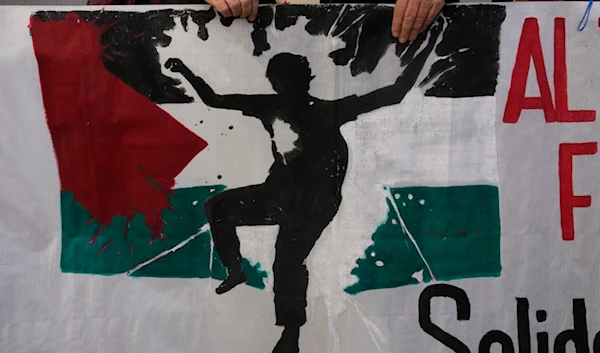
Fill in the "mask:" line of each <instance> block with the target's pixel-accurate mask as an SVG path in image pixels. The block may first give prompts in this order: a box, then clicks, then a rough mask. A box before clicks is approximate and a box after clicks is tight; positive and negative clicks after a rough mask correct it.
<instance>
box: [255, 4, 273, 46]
mask: <svg viewBox="0 0 600 353" xmlns="http://www.w3.org/2000/svg"><path fill="white" fill-rule="evenodd" d="M271 23H273V8H272V7H262V8H261V9H260V11H259V12H258V14H257V16H256V21H254V24H253V25H252V26H253V28H254V29H253V31H252V33H251V34H250V36H251V37H252V43H254V52H253V55H255V56H260V55H262V53H264V52H265V51H267V50H269V49H271V45H270V44H269V42H268V40H267V30H266V28H267V27H269V26H270V25H271Z"/></svg>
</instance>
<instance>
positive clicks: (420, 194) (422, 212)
mask: <svg viewBox="0 0 600 353" xmlns="http://www.w3.org/2000/svg"><path fill="white" fill-rule="evenodd" d="M388 190H389V191H390V193H391V194H390V197H389V198H388V208H389V213H388V217H387V220H386V221H385V222H384V223H383V224H382V225H381V226H379V228H378V229H377V231H376V232H375V234H373V238H372V239H373V244H372V245H371V246H370V247H369V248H367V250H366V251H365V256H364V258H360V259H358V260H357V261H356V264H357V267H356V268H354V270H353V271H352V274H354V275H355V276H357V277H358V282H357V283H355V284H354V285H352V286H350V287H348V288H346V291H347V292H348V293H351V294H356V293H359V292H362V291H366V290H372V289H381V288H392V287H399V286H404V285H409V284H417V283H419V281H418V280H417V279H416V278H415V277H418V276H419V272H420V271H423V272H422V275H423V278H422V280H423V282H429V281H431V279H432V278H431V277H432V276H431V274H430V271H429V269H428V268H427V266H426V263H425V261H426V262H427V264H428V265H429V268H430V269H431V273H433V276H434V277H435V279H436V280H438V281H440V280H441V281H448V280H456V279H461V278H469V277H497V276H499V275H500V272H501V269H502V267H501V264H500V209H499V197H498V188H497V187H496V186H490V185H472V186H453V187H405V188H389V189H388ZM396 210H397V211H398V212H396ZM401 221H403V222H404V224H405V225H406V229H407V231H408V232H405V231H404V230H403V227H402V222H401ZM408 233H410V235H412V237H413V239H414V242H415V243H416V245H417V246H415V244H414V243H413V241H411V239H410V237H409V234H408ZM417 247H418V249H420V251H421V255H420V254H419V252H418V251H417Z"/></svg>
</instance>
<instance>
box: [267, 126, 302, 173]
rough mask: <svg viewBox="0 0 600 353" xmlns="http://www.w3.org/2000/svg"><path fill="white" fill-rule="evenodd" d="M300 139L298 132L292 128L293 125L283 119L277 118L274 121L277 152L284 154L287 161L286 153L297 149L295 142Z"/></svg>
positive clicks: (274, 139)
mask: <svg viewBox="0 0 600 353" xmlns="http://www.w3.org/2000/svg"><path fill="white" fill-rule="evenodd" d="M297 140H298V134H297V133H296V132H295V131H294V130H292V126H291V125H290V124H288V123H286V122H284V121H282V120H279V119H275V121H274V122H273V142H275V147H276V148H277V152H279V153H280V154H281V155H282V156H283V161H284V163H285V155H286V154H287V153H289V152H292V151H293V150H295V149H296V144H295V142H296V141H297Z"/></svg>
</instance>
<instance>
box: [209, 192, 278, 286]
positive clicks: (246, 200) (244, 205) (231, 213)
mask: <svg viewBox="0 0 600 353" xmlns="http://www.w3.org/2000/svg"><path fill="white" fill-rule="evenodd" d="M273 194H275V195H277V193H274V191H273V190H271V189H270V188H268V187H267V186H265V185H264V184H262V185H255V186H249V187H245V188H240V189H232V190H226V191H224V192H222V193H220V194H218V195H216V196H214V197H212V198H210V199H208V200H207V201H206V203H205V204H204V212H205V214H206V217H207V219H208V222H209V223H210V228H211V233H212V238H213V243H214V245H215V249H216V251H217V253H218V254H219V257H220V258H221V262H222V263H223V266H225V268H226V269H227V278H226V279H225V280H224V281H223V283H221V285H220V286H219V287H218V288H217V290H216V292H217V294H223V293H225V292H228V291H230V290H231V289H233V288H234V287H235V286H237V285H239V284H241V283H244V282H245V281H246V274H245V273H244V271H242V255H241V254H240V241H239V239H238V236H237V234H236V230H235V228H236V227H237V226H244V225H270V224H275V223H274V222H275V220H276V219H277V218H278V216H279V214H280V212H281V211H280V210H279V207H277V202H276V200H273V196H272V195H273Z"/></svg>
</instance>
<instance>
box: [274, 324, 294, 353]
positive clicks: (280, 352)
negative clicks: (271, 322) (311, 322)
mask: <svg viewBox="0 0 600 353" xmlns="http://www.w3.org/2000/svg"><path fill="white" fill-rule="evenodd" d="M299 339H300V327H286V328H285V329H284V330H283V333H282V334H281V338H280V339H279V342H277V344H276V345H275V348H274V349H273V353H299V352H300V347H299V346H298V340H299Z"/></svg>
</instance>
